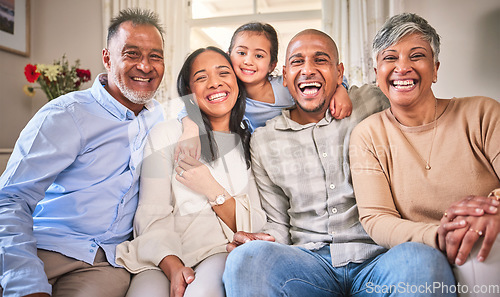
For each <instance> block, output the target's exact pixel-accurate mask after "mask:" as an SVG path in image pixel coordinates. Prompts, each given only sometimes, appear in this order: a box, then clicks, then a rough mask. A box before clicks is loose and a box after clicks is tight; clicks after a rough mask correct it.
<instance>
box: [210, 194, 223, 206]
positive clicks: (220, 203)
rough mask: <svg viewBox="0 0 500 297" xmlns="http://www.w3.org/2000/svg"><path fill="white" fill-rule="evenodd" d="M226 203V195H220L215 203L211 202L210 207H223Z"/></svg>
mask: <svg viewBox="0 0 500 297" xmlns="http://www.w3.org/2000/svg"><path fill="white" fill-rule="evenodd" d="M224 202H226V195H224V194H219V195H217V196H216V197H215V200H214V201H210V205H212V206H216V205H222V204H224Z"/></svg>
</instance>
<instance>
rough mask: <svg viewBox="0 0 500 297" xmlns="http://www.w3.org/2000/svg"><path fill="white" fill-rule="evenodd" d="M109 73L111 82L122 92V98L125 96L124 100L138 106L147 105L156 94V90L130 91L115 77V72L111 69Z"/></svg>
mask: <svg viewBox="0 0 500 297" xmlns="http://www.w3.org/2000/svg"><path fill="white" fill-rule="evenodd" d="M110 72H111V76H112V78H113V81H114V82H115V84H116V86H117V87H118V89H119V90H120V92H122V94H123V96H125V98H127V99H128V100H129V101H130V102H132V103H135V104H140V105H144V104H147V103H148V102H150V101H151V99H153V97H154V95H155V94H156V90H155V91H150V92H139V91H135V90H132V89H130V88H129V87H127V86H126V85H125V84H124V83H123V81H122V80H121V79H120V78H119V77H118V76H117V75H116V71H113V69H111V71H110Z"/></svg>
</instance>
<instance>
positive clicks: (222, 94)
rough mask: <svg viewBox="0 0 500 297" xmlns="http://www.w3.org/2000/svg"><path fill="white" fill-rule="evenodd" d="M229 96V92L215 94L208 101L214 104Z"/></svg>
mask: <svg viewBox="0 0 500 297" xmlns="http://www.w3.org/2000/svg"><path fill="white" fill-rule="evenodd" d="M227 95H228V92H219V93H215V94H212V95H210V96H208V97H207V99H208V101H210V102H212V101H216V100H220V99H223V98H225V97H227Z"/></svg>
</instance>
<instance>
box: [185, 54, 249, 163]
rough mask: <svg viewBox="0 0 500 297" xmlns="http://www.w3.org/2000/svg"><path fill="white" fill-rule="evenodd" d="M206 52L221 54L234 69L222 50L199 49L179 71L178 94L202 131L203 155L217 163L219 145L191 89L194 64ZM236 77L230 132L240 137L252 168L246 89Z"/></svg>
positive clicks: (247, 160) (246, 157)
mask: <svg viewBox="0 0 500 297" xmlns="http://www.w3.org/2000/svg"><path fill="white" fill-rule="evenodd" d="M206 51H213V52H216V53H218V54H220V55H221V56H223V57H224V58H225V59H226V60H227V61H228V62H229V64H230V65H231V67H232V64H231V59H230V58H229V56H228V55H227V54H226V53H225V52H224V51H223V50H221V49H220V48H218V47H214V46H209V47H206V48H199V49H197V50H195V51H194V52H192V53H191V54H190V55H189V56H188V57H187V58H186V60H185V61H184V64H183V65H182V68H181V70H180V71H179V75H178V76H177V92H178V93H179V96H181V97H182V100H183V101H184V104H185V106H186V111H187V113H188V116H189V118H190V119H191V120H192V121H194V122H195V123H196V124H197V125H198V128H199V129H200V141H201V155H202V156H203V158H205V160H207V161H215V160H216V159H217V158H218V157H219V153H218V149H217V143H216V142H215V140H214V137H213V132H212V124H211V123H210V121H209V120H208V117H207V115H206V114H205V113H204V112H203V111H202V110H200V108H199V107H198V105H197V104H196V103H195V102H194V101H193V96H192V95H191V94H192V91H191V88H190V87H189V81H190V76H191V68H192V66H193V62H194V60H195V59H196V58H197V57H198V56H199V55H200V54H201V53H203V52H206ZM235 77H236V80H237V82H238V89H239V92H238V98H237V100H236V103H235V105H234V107H233V109H232V110H231V117H230V120H229V130H230V131H231V132H233V133H236V134H238V135H239V136H240V138H241V143H242V145H243V150H244V153H245V160H246V164H247V168H250V131H249V130H248V124H247V123H246V122H243V121H242V120H243V115H244V114H245V106H246V94H245V87H244V86H243V83H242V82H241V81H240V80H239V79H238V77H237V76H236V75H235Z"/></svg>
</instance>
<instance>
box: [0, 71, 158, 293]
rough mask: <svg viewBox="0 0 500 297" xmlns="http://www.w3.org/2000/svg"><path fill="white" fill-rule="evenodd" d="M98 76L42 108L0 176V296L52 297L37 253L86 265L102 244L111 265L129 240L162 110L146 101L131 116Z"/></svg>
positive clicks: (30, 123)
mask: <svg viewBox="0 0 500 297" xmlns="http://www.w3.org/2000/svg"><path fill="white" fill-rule="evenodd" d="M100 79H104V80H105V75H99V76H98V77H97V78H96V79H95V81H94V84H93V86H92V87H91V88H90V89H87V90H84V91H77V92H72V93H69V94H66V95H64V96H61V97H59V98H57V99H55V100H52V101H50V102H49V103H48V104H46V105H45V106H44V107H42V108H41V109H40V111H38V112H37V113H36V114H35V116H34V117H33V119H31V121H30V122H29V123H28V124H27V126H26V127H25V128H24V130H23V131H22V132H21V134H20V136H19V139H18V141H17V143H16V145H15V147H14V151H13V153H12V156H11V158H10V159H9V162H8V164H7V169H6V170H5V172H4V173H3V175H2V176H1V177H0V269H1V285H2V287H3V289H4V292H3V293H4V295H3V296H5V297H7V296H19V295H21V296H22V295H27V294H31V293H35V292H47V293H50V292H51V287H50V285H49V284H48V282H47V277H46V275H45V273H44V270H43V263H42V262H41V260H40V259H39V258H38V257H37V253H36V251H37V248H39V249H45V250H50V251H56V252H59V253H61V254H63V255H66V256H68V257H71V258H75V259H78V260H81V261H84V262H87V263H90V264H92V263H93V262H94V258H95V255H96V252H97V250H98V248H99V247H101V248H102V249H103V250H104V251H105V253H106V257H107V260H108V262H109V263H110V264H112V265H114V266H116V264H115V260H114V259H115V248H116V245H117V244H119V243H121V242H123V241H125V240H127V239H128V238H129V236H130V235H131V231H132V221H133V217H134V213H135V209H136V207H137V200H138V190H139V182H138V181H139V173H140V167H141V162H142V152H143V148H144V145H145V142H146V139H147V138H146V135H147V134H148V132H149V131H150V129H151V128H152V127H153V126H154V125H155V124H156V123H158V122H159V121H161V120H163V112H162V108H161V106H160V104H159V103H158V102H156V101H151V102H150V103H148V104H146V106H145V108H144V109H143V110H142V111H141V112H140V113H139V114H138V115H137V116H135V114H134V113H133V112H132V111H131V110H129V109H127V108H126V107H125V106H123V105H122V104H120V103H119V102H118V101H116V100H115V99H114V98H113V97H112V96H111V95H110V94H109V93H108V92H107V91H106V90H105V88H104V87H103V85H102V83H101V81H100Z"/></svg>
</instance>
